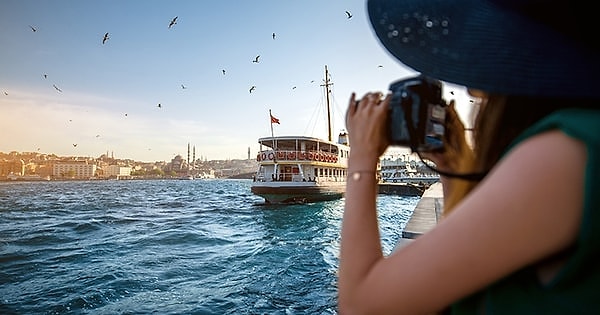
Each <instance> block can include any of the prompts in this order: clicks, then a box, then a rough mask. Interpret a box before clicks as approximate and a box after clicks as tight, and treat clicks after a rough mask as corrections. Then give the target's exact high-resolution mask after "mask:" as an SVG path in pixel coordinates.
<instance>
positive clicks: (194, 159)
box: [192, 146, 196, 168]
mask: <svg viewBox="0 0 600 315" xmlns="http://www.w3.org/2000/svg"><path fill="white" fill-rule="evenodd" d="M192 163H193V164H194V168H196V167H195V166H196V146H194V148H193V151H192Z"/></svg>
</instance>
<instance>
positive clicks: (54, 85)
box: [52, 84, 62, 92]
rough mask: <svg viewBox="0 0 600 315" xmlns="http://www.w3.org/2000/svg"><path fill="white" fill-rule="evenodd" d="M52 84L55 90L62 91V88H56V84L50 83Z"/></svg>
mask: <svg viewBox="0 0 600 315" xmlns="http://www.w3.org/2000/svg"><path fill="white" fill-rule="evenodd" d="M52 86H53V87H54V89H55V90H57V91H59V92H62V90H61V89H59V88H58V86H56V84H52Z"/></svg>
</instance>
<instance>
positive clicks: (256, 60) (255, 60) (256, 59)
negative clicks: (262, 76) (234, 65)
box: [252, 55, 260, 63]
mask: <svg viewBox="0 0 600 315" xmlns="http://www.w3.org/2000/svg"><path fill="white" fill-rule="evenodd" d="M258 58H260V55H258V56H256V58H254V60H252V62H256V63H258Z"/></svg>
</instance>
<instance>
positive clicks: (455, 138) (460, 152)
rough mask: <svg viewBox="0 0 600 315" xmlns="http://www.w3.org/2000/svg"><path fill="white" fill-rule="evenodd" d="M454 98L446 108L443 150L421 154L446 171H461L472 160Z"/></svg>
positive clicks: (471, 153) (470, 163) (471, 152)
mask: <svg viewBox="0 0 600 315" xmlns="http://www.w3.org/2000/svg"><path fill="white" fill-rule="evenodd" d="M454 105H455V104H454V100H452V101H451V102H450V104H449V105H448V107H447V109H446V124H445V132H444V150H443V151H442V152H423V153H421V156H422V157H423V158H426V159H428V160H431V161H432V162H434V163H435V165H436V167H437V169H438V170H440V171H443V172H448V173H462V172H464V171H466V170H465V166H469V167H470V166H471V165H472V162H473V158H474V155H473V150H472V149H471V147H470V146H469V144H468V143H467V138H466V134H465V126H464V124H463V122H462V121H461V120H460V117H458V114H457V113H456V108H455V106H454Z"/></svg>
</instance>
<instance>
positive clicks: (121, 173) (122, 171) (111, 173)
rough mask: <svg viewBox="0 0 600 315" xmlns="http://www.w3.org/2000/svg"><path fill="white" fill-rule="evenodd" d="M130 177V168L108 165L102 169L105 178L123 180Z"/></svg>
mask: <svg viewBox="0 0 600 315" xmlns="http://www.w3.org/2000/svg"><path fill="white" fill-rule="evenodd" d="M130 176H131V167H129V166H120V165H108V166H106V167H104V177H106V178H115V177H116V178H117V179H118V178H124V177H130Z"/></svg>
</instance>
